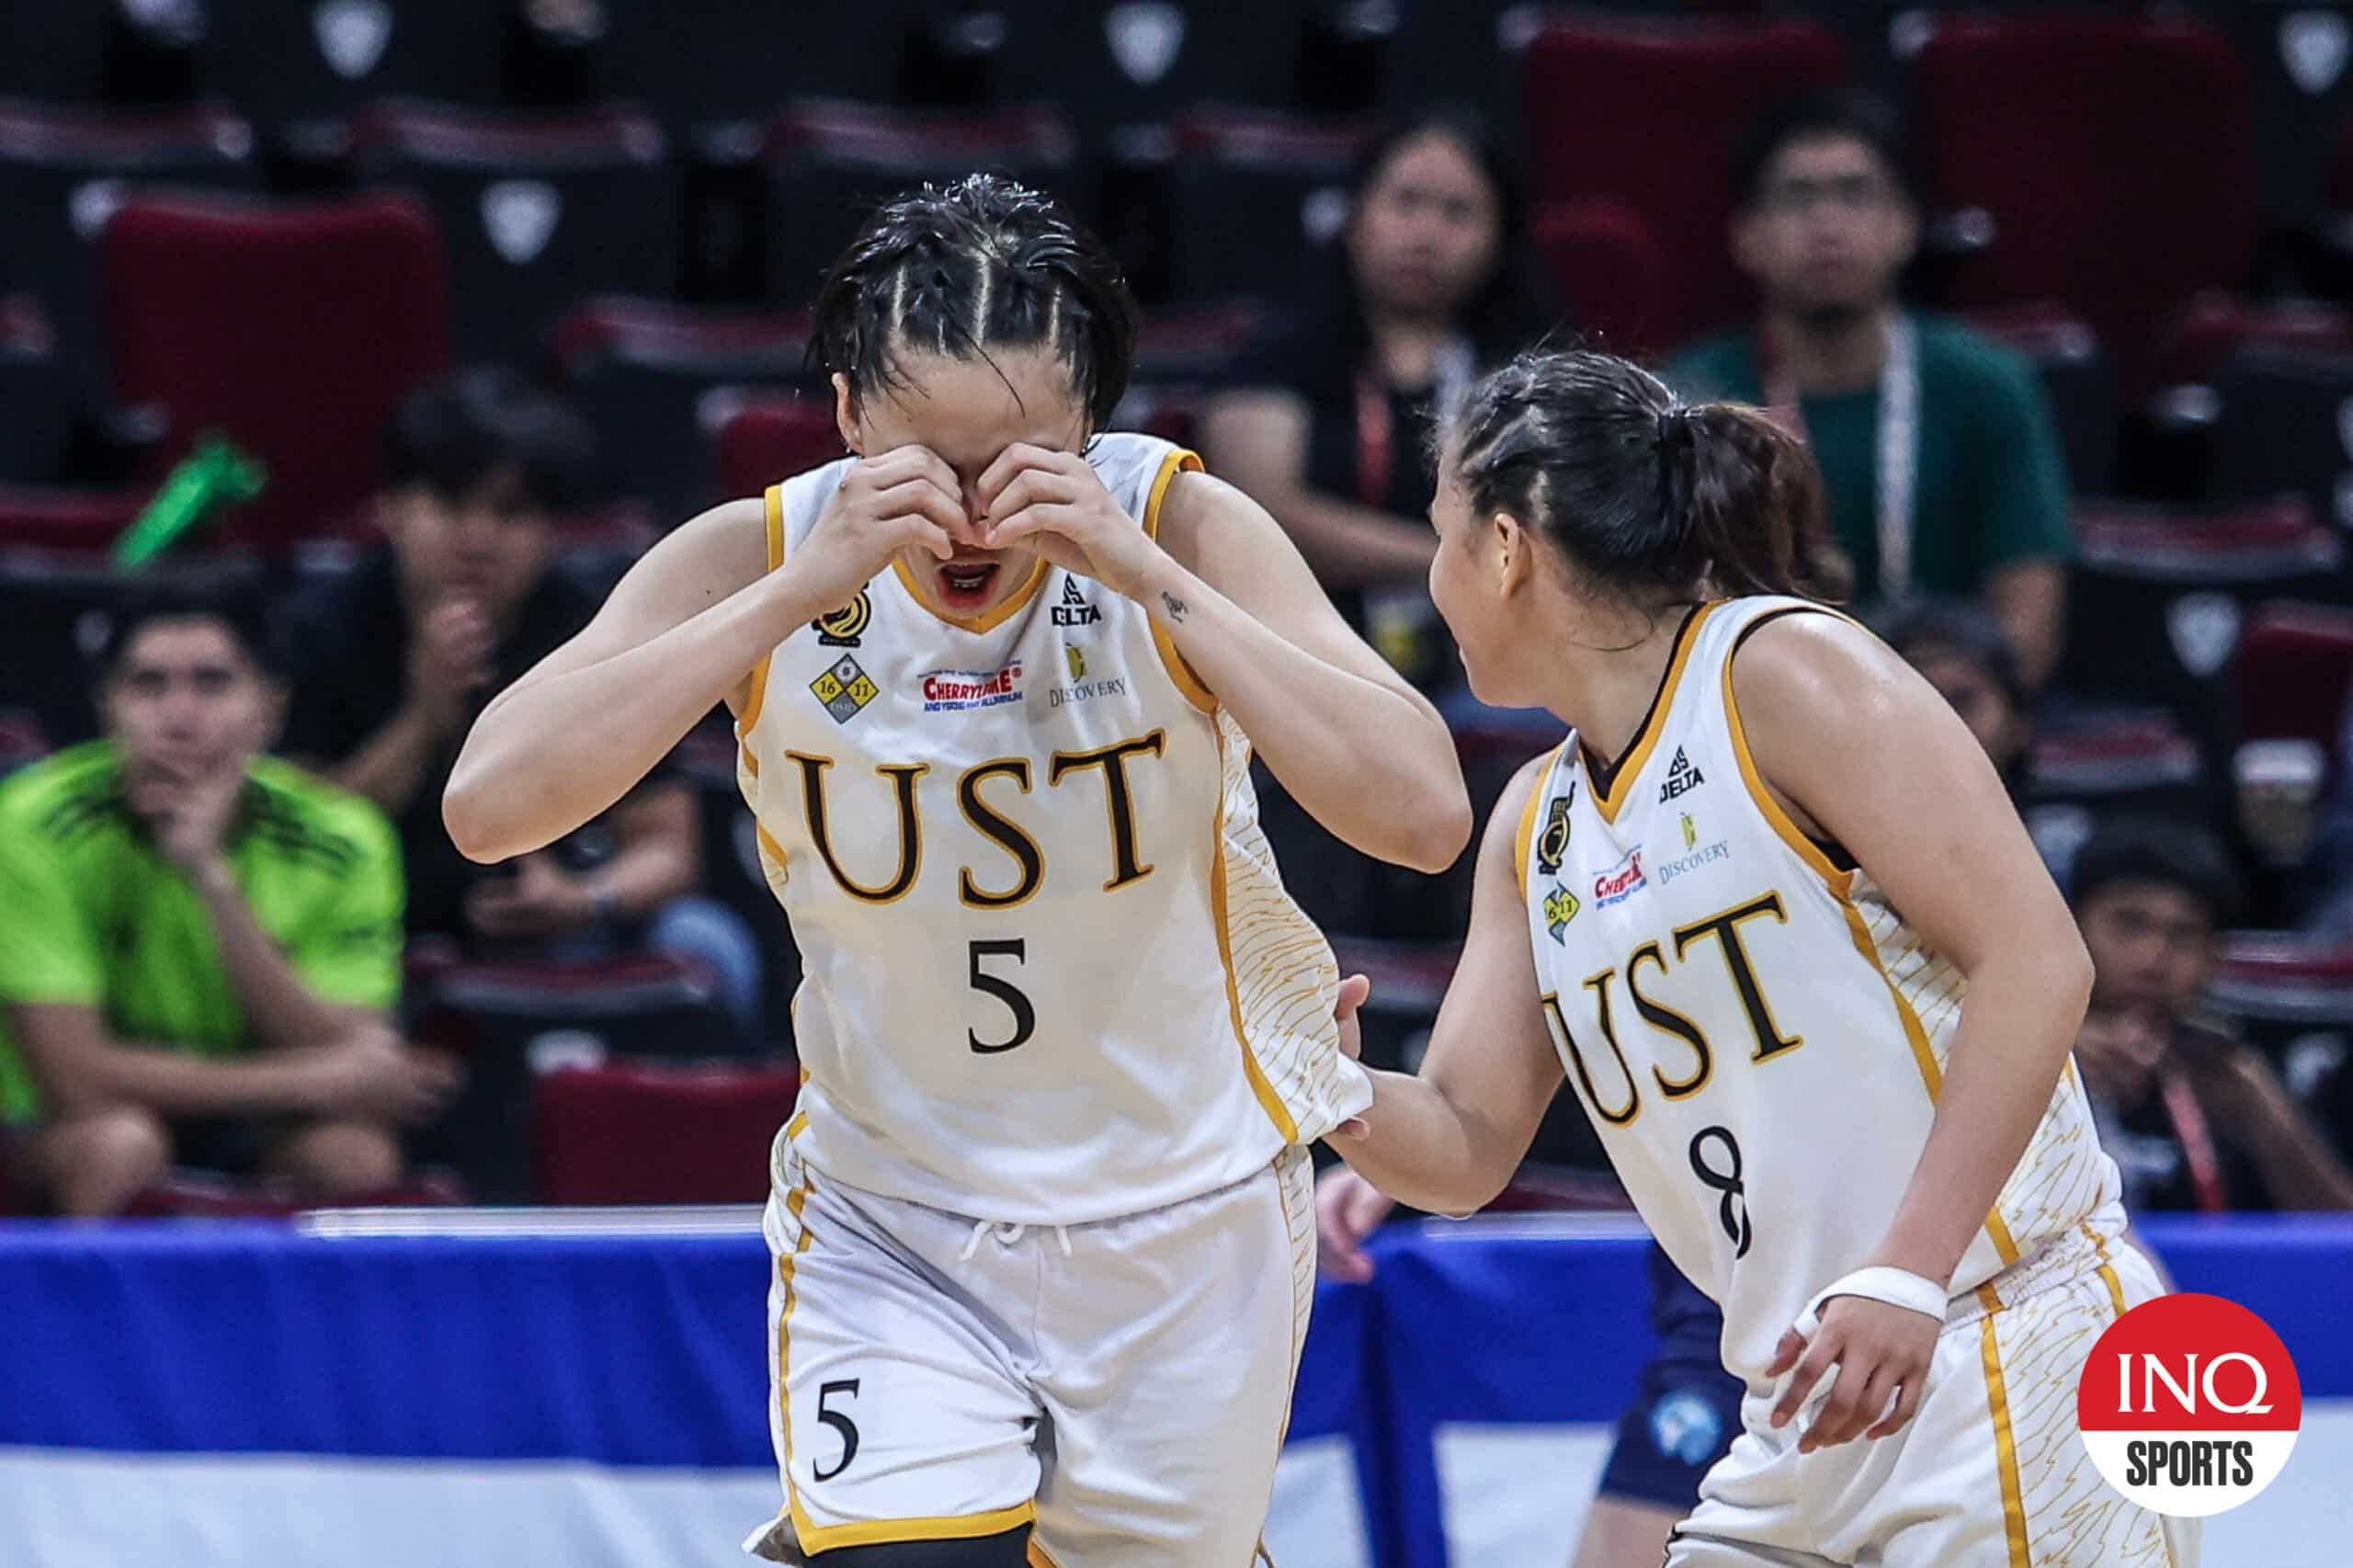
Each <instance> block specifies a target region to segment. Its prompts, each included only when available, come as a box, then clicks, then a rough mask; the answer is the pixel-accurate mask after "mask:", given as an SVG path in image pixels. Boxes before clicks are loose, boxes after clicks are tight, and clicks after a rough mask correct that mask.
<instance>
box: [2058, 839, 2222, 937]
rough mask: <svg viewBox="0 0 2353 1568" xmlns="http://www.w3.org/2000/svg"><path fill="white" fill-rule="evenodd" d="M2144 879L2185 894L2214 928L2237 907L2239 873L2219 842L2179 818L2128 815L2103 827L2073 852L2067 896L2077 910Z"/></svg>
mask: <svg viewBox="0 0 2353 1568" xmlns="http://www.w3.org/2000/svg"><path fill="white" fill-rule="evenodd" d="M2119 882H2148V883H2153V884H2154V885H2156V886H2158V887H2165V888H2172V889H2174V890H2176V891H2177V892H2182V893H2186V894H2188V896H2189V898H2190V899H2191V900H2192V901H2193V902H2195V903H2197V904H2198V905H2199V906H2200V908H2202V909H2203V910H2205V912H2206V918H2207V920H2208V921H2209V923H2210V924H2211V925H2213V926H2225V925H2228V924H2229V923H2230V921H2231V920H2232V919H2233V918H2234V916H2235V915H2236V914H2237V912H2238V908H2239V879H2238V873H2237V872H2236V871H2235V870H2234V869H2232V866H2231V859H2230V856H2229V854H2228V853H2227V852H2225V851H2224V849H2223V848H2222V840H2221V839H2219V838H2217V837H2215V836H2214V835H2213V834H2211V833H2210V832H2208V831H2207V830H2206V829H2205V828H2203V827H2200V825H2199V824H2196V823H2194V822H2189V821H2186V820H2184V819H2181V818H2178V817H2127V818H2124V819H2122V820H2120V821H2117V822H2111V823H2109V824H2105V825H2104V826H2102V827H2101V828H2100V829H2099V830H2098V831H2097V832H2096V833H2094V834H2093V835H2091V837H2090V838H2089V839H2088V840H2086V842H2085V844H2084V846H2083V847H2082V848H2081V849H2079V850H2077V851H2076V852H2075V864H2074V866H2073V868H2072V869H2071V871H2070V873H2069V876H2068V883H2067V896H2068V900H2069V902H2070V903H2073V904H2074V905H2075V909H2076V910H2077V912H2079V913H2080V912H2081V911H2082V910H2083V908H2084V906H2085V905H2086V904H2087V903H2090V902H2091V901H2092V899H2093V898H2094V897H2096V896H2097V894H2098V893H2099V892H2101V891H2102V890H2103V889H2106V888H2110V887H2113V886H2115V885H2116V884H2117V883H2119Z"/></svg>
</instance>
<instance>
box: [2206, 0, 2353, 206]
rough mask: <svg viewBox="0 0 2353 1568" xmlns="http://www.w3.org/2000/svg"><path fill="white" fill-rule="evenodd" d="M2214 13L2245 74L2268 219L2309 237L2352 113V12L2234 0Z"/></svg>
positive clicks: (2321, 3)
mask: <svg viewBox="0 0 2353 1568" xmlns="http://www.w3.org/2000/svg"><path fill="white" fill-rule="evenodd" d="M2207 10H2208V13H2209V14H2210V15H2211V17H2213V20H2214V23H2215V25H2216V26H2218V27H2220V28H2222V29H2223V31H2224V32H2225V33H2226V35H2227V36H2228V37H2229V38H2230V40H2231V42H2232V44H2233V46H2234V49H2235V51H2236V52H2237V55H2238V59H2239V62H2240V66H2241V69H2242V70H2244V71H2245V74H2246V77H2247V87H2248V94H2247V97H2248V100H2249V102H2250V103H2251V104H2252V105H2253V106H2254V112H2255V135H2256V153H2257V156H2256V170H2257V172H2258V174H2259V176H2260V179H2261V185H2260V187H2259V191H2260V195H2261V197H2262V201H2263V208H2264V211H2265V214H2266V216H2267V217H2268V219H2269V220H2270V221H2271V223H2272V225H2273V226H2275V227H2277V228H2282V229H2295V230H2304V229H2309V228H2310V227H2311V226H2312V225H2313V224H2314V223H2315V222H2317V221H2318V220H2319V218H2320V216H2321V213H2320V210H2319V208H2320V198H2321V192H2322V188H2323V185H2324V182H2325V178H2326V176H2327V172H2328V160H2329V157H2330V154H2331V153H2332V152H2333V151H2334V150H2335V149H2336V139H2337V137H2338V135H2339V133H2340V132H2341V131H2342V130H2343V128H2344V127H2345V125H2346V122H2347V115H2348V113H2353V70H2348V69H2347V67H2348V65H2353V4H2347V0H2230V3H2228V4H2222V5H2216V6H2209V7H2207Z"/></svg>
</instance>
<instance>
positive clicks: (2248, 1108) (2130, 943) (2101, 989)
mask: <svg viewBox="0 0 2353 1568" xmlns="http://www.w3.org/2000/svg"><path fill="white" fill-rule="evenodd" d="M2072 892H2073V896H2074V901H2075V918H2076V920H2077V921H2078V923H2079V924H2080V925H2081V926H2082V928H2083V934H2084V941H2085V944H2086V946H2087V947H2088V948H2089V949H2091V955H2092V965H2093V969H2094V971H2095V978H2094V981H2093V985H2092V1000H2091V1008H2090V1012H2089V1014H2088V1016H2087V1017H2086V1018H2085V1020H2084V1027H2083V1032H2082V1033H2081V1034H2080V1035H2079V1036H2078V1037H2077V1039H2076V1041H2075V1062H2076V1065H2077V1066H2078V1068H2080V1069H2081V1071H2082V1073H2083V1078H2084V1087H2085V1089H2086V1092H2087V1093H2088V1094H2089V1096H2091V1101H2092V1108H2093V1111H2094V1113H2095V1115H2096V1116H2097V1119H2098V1121H2099V1127H2100V1139H2101V1142H2103V1143H2104V1144H2105V1145H2106V1146H2107V1149H2108V1152H2109V1153H2110V1154H2112V1155H2113V1156H2115V1159H2116V1163H2117V1165H2118V1167H2119V1168H2120V1170H2122V1172H2123V1173H2124V1200H2125V1203H2126V1205H2127V1206H2128V1207H2130V1208H2131V1209H2132V1210H2135V1211H2136V1212H2137V1211H2139V1210H2146V1209H2196V1210H2206V1211H2208V1212H2219V1211H2222V1210H2233V1209H2340V1210H2341V1209H2353V1170H2348V1169H2347V1166H2346V1164H2345V1161H2344V1160H2343V1159H2342V1158H2341V1157H2340V1156H2339V1155H2338V1154H2337V1153H2336V1152H2335V1151H2333V1150H2331V1149H2330V1148H2329V1146H2328V1145H2327V1143H2326V1142H2325V1141H2324V1140H2323V1139H2322V1138H2321V1137H2320V1135H2319V1134H2318V1133H2317V1132H2315V1131H2313V1128H2312V1127H2311V1125H2310V1124H2309V1123H2307V1122H2306V1121H2305V1119H2304V1118H2303V1116H2302V1113H2301V1112H2300V1111H2299V1110H2298V1109H2297V1108H2296V1105H2295V1102H2294V1101H2293V1100H2292V1099H2291V1098H2290V1096H2289V1094H2288V1091H2287V1089H2286V1087H2285V1086H2284V1085H2282V1084H2281V1083H2280V1082H2279V1075H2278V1074H2276V1073H2274V1072H2273V1071H2272V1068H2271V1064H2270V1062H2268V1061H2267V1060H2265V1058H2264V1056H2263V1053H2262V1052H2261V1051H2256V1050H2255V1049H2253V1048H2252V1047H2249V1046H2246V1045H2243V1044H2241V1043H2240V1042H2238V1041H2237V1040H2233V1039H2231V1038H2230V1037H2229V1036H2227V1035H2224V1034H2222V1033H2219V1032H2217V1031H2216V1030H2213V1029H2211V1028H2204V1027H2201V1026H2200V1025H2199V1024H2197V1023H2194V1022H2192V1021H2191V1014H2192V1013H2193V1011H2194V1010H2195V1009H2196V1007H2197V1006H2198V1004H2199V1000H2200V997H2201V996H2202V995H2203V994H2204V993H2205V990H2206V986H2207V983H2208V981H2209V980H2210V979H2211V977H2212V975H2213V972H2214V966H2215V961H2216V959H2217V956H2218V948H2219V946H2220V942H2219V935H2218V933H2219V931H2220V929H2221V927H2222V925H2223V923H2224V922H2225V921H2226V920H2227V918H2228V917H2229V915H2230V913H2231V911H2232V910H2233V909H2234V907H2235V905H2236V903H2237V897H2238V893H2237V883H2236V879H2235V878H2234V876H2233V874H2232V871H2231V869H2230V866H2229V863H2228V862H2227V860H2226V859H2225V858H2224V857H2223V853H2222V846H2221V845H2220V844H2219V843H2218V842H2217V841H2216V840H2215V839H2214V838H2213V836H2212V835H2210V834H2208V833H2206V832H2205V831H2204V830H2202V829H2200V828H2199V827H2197V826H2195V825H2193V824H2186V823H2179V822H2156V821H2151V822H2137V823H2136V822H2126V823H2122V824H2112V825H2110V826H2108V827H2104V828H2102V829H2101V830H2100V831H2099V832H2098V833H2097V834H2096V835H2093V837H2092V840H2091V842H2089V843H2088V844H2086V845H2085V846H2084V847H2083V850H2082V852H2081V853H2080V854H2078V855H2077V856H2076V858H2075V876H2074V884H2073V888H2072Z"/></svg>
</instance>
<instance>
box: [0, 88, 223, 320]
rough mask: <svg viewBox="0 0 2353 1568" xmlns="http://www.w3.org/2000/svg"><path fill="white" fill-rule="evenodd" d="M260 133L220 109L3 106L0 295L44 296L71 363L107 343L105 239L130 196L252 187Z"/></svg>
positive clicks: (0, 124)
mask: <svg viewBox="0 0 2353 1568" xmlns="http://www.w3.org/2000/svg"><path fill="white" fill-rule="evenodd" d="M253 150H254V135H253V130H252V128H251V127H250V126H248V125H247V124H246V123H245V122H244V120H242V119H238V118H236V117H235V116H234V115H231V114H227V113H224V112H222V111H221V110H218V109H210V108H205V109H169V110H140V111H136V112H127V111H119V110H103V109H96V108H57V107H46V106H42V105H37V104H28V103H23V102H8V101H0V223H5V224H6V229H7V233H8V246H7V252H6V256H0V288H9V289H24V290H30V291H31V292H32V293H33V294H34V295H35V296H37V297H38V298H39V299H40V302H41V304H42V305H43V306H44V307H45V308H46V310H47V311H48V313H49V316H50V319H51V321H52V322H53V323H54V324H56V328H57V335H58V337H59V339H60V340H61V341H62V343H63V345H64V346H65V350H66V352H67V353H68V355H69V356H72V357H75V358H81V357H87V356H90V355H92V354H94V353H95V352H96V349H97V344H98V342H99V338H100V327H99V324H98V322H97V297H96V295H95V293H94V291H93V289H92V284H91V279H92V278H94V277H95V276H96V274H97V264H96V256H97V246H98V243H99V235H100V233H102V231H104V229H105V228H106V226H107V220H108V218H109V217H110V216H112V214H113V213H114V211H115V210H116V209H117V208H119V207H120V206H121V205H122V202H123V200H124V199H125V198H126V196H128V195H130V194H131V193H133V192H134V191H136V190H138V189H140V188H142V187H153V186H176V187H204V188H207V189H220V190H237V189H244V188H246V187H250V186H251V185H252V184H253V183H254V170H253Z"/></svg>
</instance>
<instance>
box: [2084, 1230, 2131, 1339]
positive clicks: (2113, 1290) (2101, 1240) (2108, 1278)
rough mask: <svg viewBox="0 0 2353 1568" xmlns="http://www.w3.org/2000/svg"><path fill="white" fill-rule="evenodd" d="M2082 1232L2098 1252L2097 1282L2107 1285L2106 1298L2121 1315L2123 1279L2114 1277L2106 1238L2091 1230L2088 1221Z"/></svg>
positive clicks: (2123, 1307) (2122, 1310)
mask: <svg viewBox="0 0 2353 1568" xmlns="http://www.w3.org/2000/svg"><path fill="white" fill-rule="evenodd" d="M2083 1233H2084V1234H2085V1235H2086V1237H2088V1238H2089V1239H2090V1241H2091V1244H2092V1246H2093V1248H2094V1249H2095V1250H2096V1251H2097V1252H2098V1254H2099V1282H2100V1283H2101V1284H2103V1285H2105V1286H2107V1287H2108V1299H2109V1301H2111V1302H2113V1303H2114V1304H2115V1307H2116V1315H2117V1316H2118V1317H2122V1316H2123V1315H2124V1312H2125V1306H2124V1281H2123V1280H2121V1279H2119V1278H2117V1277H2116V1268H2115V1266H2114V1264H2113V1263H2112V1262H2111V1260H2110V1259H2109V1256H2108V1238H2107V1237H2106V1236H2103V1235H2101V1234H2100V1233H2098V1232H2097V1231H2095V1230H2093V1229H2092V1227H2091V1223H2090V1221H2085V1222H2084V1225H2083Z"/></svg>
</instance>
